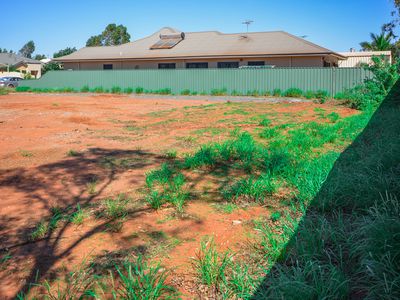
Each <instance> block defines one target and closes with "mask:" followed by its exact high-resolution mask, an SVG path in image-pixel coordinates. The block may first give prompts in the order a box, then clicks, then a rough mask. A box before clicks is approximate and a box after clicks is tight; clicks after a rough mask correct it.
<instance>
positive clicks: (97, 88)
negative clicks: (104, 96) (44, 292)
mask: <svg viewBox="0 0 400 300" xmlns="http://www.w3.org/2000/svg"><path fill="white" fill-rule="evenodd" d="M91 92H93V93H104V89H103V87H102V86H96V87H95V88H93V89H92V90H91Z"/></svg>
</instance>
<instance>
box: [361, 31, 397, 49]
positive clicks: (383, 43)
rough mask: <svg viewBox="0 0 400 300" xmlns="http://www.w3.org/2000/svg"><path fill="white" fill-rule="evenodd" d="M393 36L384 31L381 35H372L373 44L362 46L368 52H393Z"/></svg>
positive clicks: (364, 43) (367, 43) (363, 43)
mask: <svg viewBox="0 0 400 300" xmlns="http://www.w3.org/2000/svg"><path fill="white" fill-rule="evenodd" d="M392 40H393V35H392V34H391V33H390V32H385V31H384V30H382V32H381V33H380V34H375V33H371V42H362V43H360V46H361V47H362V49H363V50H368V51H389V50H393V43H392Z"/></svg>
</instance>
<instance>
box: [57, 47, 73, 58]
mask: <svg viewBox="0 0 400 300" xmlns="http://www.w3.org/2000/svg"><path fill="white" fill-rule="evenodd" d="M75 51H76V48H75V47H73V48H70V47H67V48H65V49H61V50H59V51H58V52H56V53H54V54H53V57H54V58H57V57H61V56H65V55H69V54H71V53H74V52H75Z"/></svg>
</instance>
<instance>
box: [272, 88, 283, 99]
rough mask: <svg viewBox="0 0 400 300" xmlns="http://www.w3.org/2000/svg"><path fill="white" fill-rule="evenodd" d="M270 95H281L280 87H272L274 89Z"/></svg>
mask: <svg viewBox="0 0 400 300" xmlns="http://www.w3.org/2000/svg"><path fill="white" fill-rule="evenodd" d="M272 96H274V97H280V96H282V90H281V89H274V90H273V91H272Z"/></svg>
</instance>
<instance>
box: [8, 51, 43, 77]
mask: <svg viewBox="0 0 400 300" xmlns="http://www.w3.org/2000/svg"><path fill="white" fill-rule="evenodd" d="M14 70H15V71H17V72H18V73H19V74H21V77H22V76H24V74H31V75H32V76H33V77H35V78H40V77H41V76H42V63H41V62H40V61H38V60H34V59H31V58H26V57H23V56H20V55H17V54H14V53H0V76H9V75H7V74H6V73H7V72H8V73H9V72H10V71H14ZM13 73H15V72H13Z"/></svg>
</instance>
